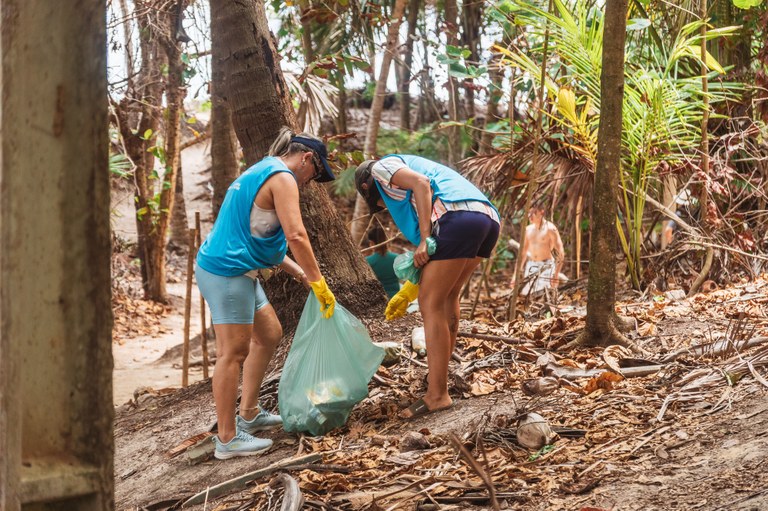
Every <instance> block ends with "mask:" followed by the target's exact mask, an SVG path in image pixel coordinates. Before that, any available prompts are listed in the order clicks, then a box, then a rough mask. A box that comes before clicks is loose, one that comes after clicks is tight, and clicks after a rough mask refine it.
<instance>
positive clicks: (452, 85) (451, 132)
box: [444, 0, 461, 167]
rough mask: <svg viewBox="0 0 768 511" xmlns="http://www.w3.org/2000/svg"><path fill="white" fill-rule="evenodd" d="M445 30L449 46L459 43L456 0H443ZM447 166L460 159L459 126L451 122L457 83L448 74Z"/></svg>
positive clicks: (456, 109) (455, 109) (456, 105)
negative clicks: (449, 122)
mask: <svg viewBox="0 0 768 511" xmlns="http://www.w3.org/2000/svg"><path fill="white" fill-rule="evenodd" d="M444 7H445V31H446V34H447V42H448V44H449V45H451V46H458V45H459V34H458V32H459V27H458V25H457V24H456V20H457V18H458V16H459V8H458V6H457V4H456V0H445V2H444ZM448 120H449V121H451V123H452V124H451V125H450V126H448V128H447V131H448V166H449V167H454V166H455V165H456V163H457V162H458V161H459V160H460V159H461V133H460V132H459V127H458V126H455V125H453V123H455V122H458V120H459V84H458V82H457V81H456V78H454V77H453V76H451V75H450V74H449V75H448Z"/></svg>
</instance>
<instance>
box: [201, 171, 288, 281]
mask: <svg viewBox="0 0 768 511" xmlns="http://www.w3.org/2000/svg"><path fill="white" fill-rule="evenodd" d="M278 172H288V173H289V174H291V175H293V173H292V172H291V171H290V170H289V169H288V167H286V166H285V164H284V163H283V162H282V161H281V160H280V159H279V158H275V157H273V156H270V157H267V158H264V159H263V160H261V161H260V162H258V163H257V164H255V165H253V166H252V167H251V168H249V169H248V170H246V171H245V172H243V173H242V174H241V175H240V177H238V178H237V179H235V181H234V182H233V183H232V184H231V185H230V186H229V189H228V190H227V194H226V195H225V197H224V202H223V203H222V204H221V209H220V210H219V216H218V218H217V219H216V222H215V223H214V224H213V229H211V233H210V234H209V235H208V237H207V238H206V239H205V242H203V245H202V246H201V247H200V251H199V252H198V253H197V264H198V265H199V266H200V267H201V268H202V269H204V270H205V271H208V272H210V273H213V274H214V275H221V276H224V277H234V276H236V275H242V274H244V273H246V272H248V271H251V270H256V269H260V268H271V267H273V266H277V265H278V264H280V263H281V262H282V261H283V258H285V253H286V252H287V250H288V244H287V242H286V240H285V233H284V232H283V229H282V227H279V228H278V229H277V232H276V233H275V234H274V235H272V236H270V237H268V238H256V237H254V236H253V235H251V223H250V215H251V206H252V205H253V201H254V200H255V199H256V194H257V193H259V190H260V189H261V187H262V186H263V185H264V183H265V182H266V180H267V179H269V178H270V177H272V176H273V175H275V174H277V173H278Z"/></svg>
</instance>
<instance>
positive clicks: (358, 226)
mask: <svg viewBox="0 0 768 511" xmlns="http://www.w3.org/2000/svg"><path fill="white" fill-rule="evenodd" d="M405 2H406V0H396V2H395V9H394V11H393V12H392V19H391V21H390V24H389V31H388V33H387V46H386V48H385V50H384V55H383V56H382V57H381V70H380V71H379V78H378V80H377V81H376V92H375V93H374V95H373V102H372V103H371V110H370V113H369V116H368V126H367V127H366V129H365V145H364V147H363V153H364V154H365V157H366V158H370V157H371V156H374V155H375V154H376V140H377V139H378V137H379V124H380V123H381V112H382V110H383V109H384V98H385V96H386V95H387V77H388V76H389V68H390V66H391V64H392V57H393V55H394V52H395V48H396V47H397V43H398V37H397V36H398V34H399V31H400V23H401V21H402V19H403V14H404V13H405ZM367 214H368V206H367V205H366V204H365V201H364V200H363V198H362V197H361V196H360V194H357V197H356V199H355V212H354V214H353V220H352V241H353V242H354V243H355V246H359V244H360V241H361V240H362V239H363V235H365V232H363V231H364V230H365V226H366V225H367V222H366V220H365V217H366V216H367Z"/></svg>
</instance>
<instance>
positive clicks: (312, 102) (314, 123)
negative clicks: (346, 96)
mask: <svg viewBox="0 0 768 511" xmlns="http://www.w3.org/2000/svg"><path fill="white" fill-rule="evenodd" d="M285 81H286V82H287V83H288V87H289V89H290V90H291V93H292V94H293V95H294V97H295V98H296V99H297V100H298V116H299V125H300V126H301V129H302V131H307V132H309V133H320V132H321V129H320V124H321V123H322V121H323V118H324V117H331V118H333V117H336V116H337V115H338V113H339V108H338V106H337V105H336V95H337V94H338V89H337V88H336V87H335V86H334V85H333V84H331V82H329V81H328V80H326V79H324V78H320V77H319V76H315V75H312V74H310V75H307V76H306V77H305V78H304V81H303V82H301V83H300V82H299V79H298V77H296V76H295V75H293V74H291V73H285Z"/></svg>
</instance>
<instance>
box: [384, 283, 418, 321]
mask: <svg viewBox="0 0 768 511" xmlns="http://www.w3.org/2000/svg"><path fill="white" fill-rule="evenodd" d="M418 297H419V285H418V284H412V283H411V281H410V280H406V281H405V284H403V287H402V288H401V289H400V291H398V292H397V294H396V295H395V296H393V297H392V298H391V299H390V300H389V303H388V304H387V310H385V311H384V317H386V318H387V319H388V320H389V319H395V318H401V317H403V316H405V311H406V309H407V308H408V305H409V304H410V303H411V302H412V301H414V300H415V299H416V298H418Z"/></svg>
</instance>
